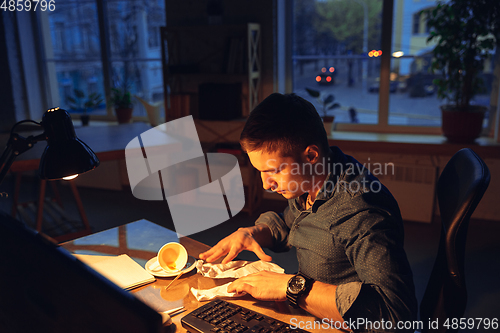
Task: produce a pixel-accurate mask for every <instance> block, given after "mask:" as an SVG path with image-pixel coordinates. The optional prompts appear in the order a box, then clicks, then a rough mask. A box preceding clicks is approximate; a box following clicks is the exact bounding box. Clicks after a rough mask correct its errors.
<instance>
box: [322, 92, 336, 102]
mask: <svg viewBox="0 0 500 333" xmlns="http://www.w3.org/2000/svg"><path fill="white" fill-rule="evenodd" d="M334 100H335V97H334V96H333V95H332V94H330V95H328V96H326V98H325V100H324V101H323V104H329V103H331V102H333V101H334Z"/></svg>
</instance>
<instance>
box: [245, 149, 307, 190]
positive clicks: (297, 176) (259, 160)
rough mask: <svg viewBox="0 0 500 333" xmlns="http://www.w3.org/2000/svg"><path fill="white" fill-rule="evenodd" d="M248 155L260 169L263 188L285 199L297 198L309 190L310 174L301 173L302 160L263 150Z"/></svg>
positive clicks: (302, 171)
mask: <svg viewBox="0 0 500 333" xmlns="http://www.w3.org/2000/svg"><path fill="white" fill-rule="evenodd" d="M248 157H249V158H250V163H252V165H253V166H254V167H255V168H256V169H257V170H259V171H260V174H261V177H262V184H263V187H264V189H265V190H271V191H273V192H277V193H279V194H281V195H282V196H284V197H285V198H286V199H293V198H297V197H299V196H300V195H302V194H303V193H305V192H308V191H309V186H310V177H309V176H310V175H309V176H308V175H305V174H303V173H304V168H303V162H302V161H300V160H299V161H297V160H296V159H294V158H293V157H282V156H280V154H279V153H277V152H276V153H268V152H265V151H263V150H257V151H252V152H249V153H248Z"/></svg>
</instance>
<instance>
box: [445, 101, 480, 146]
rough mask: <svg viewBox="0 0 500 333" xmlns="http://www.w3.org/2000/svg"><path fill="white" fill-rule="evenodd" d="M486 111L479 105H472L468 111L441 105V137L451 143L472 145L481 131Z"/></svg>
mask: <svg viewBox="0 0 500 333" xmlns="http://www.w3.org/2000/svg"><path fill="white" fill-rule="evenodd" d="M486 110H487V108H486V107H485V106H481V105H473V106H471V107H470V109H469V110H468V111H458V110H457V109H456V108H455V106H454V105H442V106H441V116H442V119H441V120H442V123H441V128H442V130H443V135H444V136H445V137H446V138H447V139H448V142H451V143H473V142H474V140H476V139H477V138H478V137H479V135H480V134H481V131H482V129H483V119H484V114H485V112H486Z"/></svg>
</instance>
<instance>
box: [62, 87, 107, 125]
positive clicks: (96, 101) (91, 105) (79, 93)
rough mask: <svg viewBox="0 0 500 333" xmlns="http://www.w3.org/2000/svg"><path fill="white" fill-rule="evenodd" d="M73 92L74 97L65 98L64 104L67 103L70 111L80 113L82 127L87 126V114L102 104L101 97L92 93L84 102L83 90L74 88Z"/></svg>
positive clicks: (88, 118) (88, 117)
mask: <svg viewBox="0 0 500 333" xmlns="http://www.w3.org/2000/svg"><path fill="white" fill-rule="evenodd" d="M73 92H74V94H75V97H72V96H68V97H66V103H68V105H69V108H70V109H71V110H75V111H77V112H82V114H81V115H80V119H81V121H82V126H87V125H88V124H89V120H90V115H89V114H88V112H91V111H92V110H94V109H95V108H97V107H98V106H99V105H100V104H101V103H102V102H103V98H102V95H101V94H98V93H95V92H94V93H91V94H90V95H89V96H88V98H87V100H85V93H84V92H83V90H80V89H76V88H75V89H73Z"/></svg>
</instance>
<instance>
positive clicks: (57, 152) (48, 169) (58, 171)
mask: <svg viewBox="0 0 500 333" xmlns="http://www.w3.org/2000/svg"><path fill="white" fill-rule="evenodd" d="M42 126H43V127H44V129H45V134H46V136H47V141H48V144H47V147H46V148H45V151H44V152H43V155H42V158H41V160H40V166H39V169H38V172H39V175H40V178H42V179H48V180H55V179H61V178H63V177H68V176H72V175H76V174H82V173H85V172H87V171H91V170H94V169H95V168H97V166H98V165H99V159H98V158H97V156H96V155H95V154H94V152H93V151H92V149H90V147H89V146H87V145H86V144H85V143H84V142H82V141H81V140H80V139H78V138H77V136H76V134H75V128H74V127H73V123H72V121H71V117H70V116H69V114H68V113H67V112H66V111H65V110H63V109H52V110H49V111H47V112H45V114H44V115H43V118H42Z"/></svg>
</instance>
